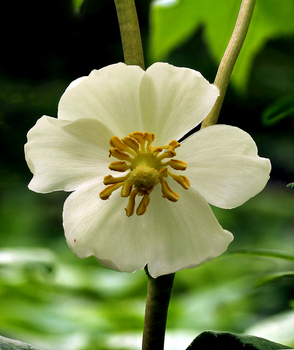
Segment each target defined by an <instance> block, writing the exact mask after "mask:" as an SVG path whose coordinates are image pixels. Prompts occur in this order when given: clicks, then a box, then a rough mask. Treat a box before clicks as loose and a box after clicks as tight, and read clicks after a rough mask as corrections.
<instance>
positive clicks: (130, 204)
mask: <svg viewBox="0 0 294 350" xmlns="http://www.w3.org/2000/svg"><path fill="white" fill-rule="evenodd" d="M137 194H138V190H137V189H134V190H133V191H132V192H131V194H130V197H129V200H128V204H127V207H126V208H125V211H126V215H127V217H130V216H132V215H133V214H134V210H135V198H136V195H137Z"/></svg>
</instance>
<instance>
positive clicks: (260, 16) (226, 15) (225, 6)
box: [150, 0, 294, 90]
mask: <svg viewBox="0 0 294 350" xmlns="http://www.w3.org/2000/svg"><path fill="white" fill-rule="evenodd" d="M240 3H241V1H231V0H207V1H200V0H173V1H163V0H157V1H156V0H155V1H154V2H153V4H152V6H151V19H150V20H151V44H150V56H151V59H152V60H155V61H158V60H164V59H165V58H166V57H167V55H168V54H169V53H170V52H171V51H172V50H173V49H175V48H176V47H178V46H179V45H180V44H182V43H184V42H185V41H186V40H187V39H188V38H189V37H190V36H192V34H193V33H194V32H195V31H196V30H197V29H198V28H199V27H200V26H204V28H205V31H204V35H205V39H206V42H207V45H208V47H209V49H210V51H211V54H212V55H213V57H214V59H215V60H216V62H217V63H219V62H220V60H221V58H222V56H223V54H224V51H225V48H226V46H227V44H228V42H229V39H230V36H231V34H232V31H233V28H234V25H235V22H236V19H237V15H238V12H239V6H240ZM293 13H294V2H293V1H292V0H284V1H283V6H280V5H279V4H278V3H277V2H276V0H260V1H257V2H256V8H255V10H254V14H253V18H252V23H251V25H250V28H249V31H248V35H247V38H246V40H245V43H244V45H243V48H242V50H241V53H240V56H239V58H238V60H237V63H236V67H235V69H234V72H233V75H232V80H233V82H234V83H235V85H236V87H238V88H239V89H241V90H245V88H246V85H247V82H248V78H249V73H250V69H251V66H252V62H253V59H254V57H255V55H256V53H257V52H258V51H259V50H260V49H261V47H262V46H263V45H264V44H265V42H266V41H267V40H269V39H274V38H277V37H281V36H285V35H289V34H293V32H294V21H293Z"/></svg>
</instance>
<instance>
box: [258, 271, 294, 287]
mask: <svg viewBox="0 0 294 350" xmlns="http://www.w3.org/2000/svg"><path fill="white" fill-rule="evenodd" d="M287 277H288V278H289V277H290V278H293V277H294V271H290V272H279V273H275V274H271V275H267V276H263V277H261V278H259V279H258V280H257V281H256V282H255V285H256V286H257V287H261V286H264V285H266V284H269V283H272V282H275V281H277V280H279V279H282V278H287Z"/></svg>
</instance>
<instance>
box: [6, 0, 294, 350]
mask: <svg viewBox="0 0 294 350" xmlns="http://www.w3.org/2000/svg"><path fill="white" fill-rule="evenodd" d="M170 3H172V6H171V7H170V6H167V5H169V4H170ZM225 3H226V4H225ZM265 3H266V4H267V6H266V7H265ZM136 4H137V9H138V14H139V21H140V25H141V30H142V38H143V45H144V50H145V53H146V57H147V62H146V63H147V66H148V65H149V64H151V63H152V62H153V61H154V60H155V59H162V60H165V61H167V62H169V63H172V64H175V65H178V66H186V67H190V68H194V69H197V70H199V71H201V72H202V74H203V75H204V76H205V77H206V78H207V79H209V80H210V81H213V79H214V76H215V73H216V70H217V66H218V63H219V59H220V57H221V56H222V54H223V51H224V49H225V46H226V43H227V41H228V40H229V37H230V32H231V30H232V28H233V26H234V23H235V19H236V14H237V11H238V6H239V4H240V1H223V0H209V1H205V2H203V1H195V0H193V1H191V0H185V1H184V0H183V1H181V2H179V4H177V2H176V1H173V2H171V1H161V2H159V4H158V2H157V5H156V6H155V5H154V4H153V7H152V11H151V17H149V5H150V1H146V0H137V2H136ZM162 4H165V7H162ZM80 5H81V1H76V2H74V3H72V2H71V1H69V0H51V1H50V2H49V3H48V2H47V3H44V2H40V1H37V0H32V1H30V2H24V1H20V0H16V1H14V2H5V3H4V4H3V7H2V11H3V13H4V16H3V20H2V21H1V22H0V29H1V33H3V35H2V43H1V46H2V54H1V55H0V107H1V108H0V146H1V150H2V152H1V158H0V176H1V178H0V238H1V249H0V310H1V312H0V334H1V335H3V336H5V337H11V338H16V339H19V340H22V341H24V342H28V343H31V344H33V345H35V346H36V347H40V348H42V349H44V350H52V349H54V350H63V349H64V350H68V349H71V350H75V349H76V350H92V349H93V350H94V349H97V348H98V349H105V350H106V349H121V350H122V349H138V348H139V347H140V342H141V340H140V339H141V333H142V328H143V314H144V304H145V296H146V283H147V280H146V277H145V276H144V272H142V271H139V272H137V273H135V274H124V273H118V272H114V271H110V270H106V269H104V268H102V267H100V266H99V265H98V263H97V262H96V261H95V259H93V258H88V259H86V260H78V259H77V258H76V257H75V256H74V255H73V254H72V253H71V251H70V250H69V248H68V247H67V245H66V243H65V239H64V236H63V231H62V222H61V213H62V205H63V201H64V199H65V198H66V194H64V193H52V194H48V195H40V194H36V193H33V192H30V191H29V190H28V189H27V183H28V182H29V180H30V178H31V174H30V172H29V170H28V168H27V166H26V164H25V161H24V156H23V145H24V143H25V142H26V133H27V131H28V130H29V129H30V128H31V127H32V126H33V125H34V123H35V122H36V120H37V119H38V118H39V117H40V116H41V115H43V114H47V115H51V116H56V112H57V105H58V101H59V98H60V96H61V94H62V93H63V91H64V90H65V88H66V87H67V85H68V84H69V82H70V81H72V80H74V79H75V78H77V77H79V76H82V75H87V74H89V72H90V71H91V70H92V69H94V68H96V69H99V68H101V67H103V66H105V65H108V64H111V63H115V62H118V61H122V60H123V55H122V51H121V43H120V36H119V28H118V24H117V19H116V13H115V8H114V4H113V2H112V1H108V0H86V1H84V3H83V4H82V5H81V7H79V6H80ZM192 5H193V6H192ZM293 6H294V5H293V2H292V1H290V0H287V1H286V0H285V1H284V2H283V6H280V5H279V4H278V3H276V2H275V1H274V0H273V1H264V0H257V8H256V13H255V18H254V21H253V25H252V28H251V29H250V35H249V36H248V38H247V41H246V47H245V48H244V53H242V55H243V61H242V58H241V60H240V62H239V63H238V65H237V66H236V69H235V73H234V74H235V80H234V81H233V84H232V85H231V86H230V87H229V90H228V94H227V96H226V99H225V104H224V107H223V110H222V112H221V116H220V123H225V124H231V125H236V126H239V127H241V128H243V129H244V130H246V131H247V132H249V133H250V134H252V136H253V137H254V139H255V140H256V142H257V145H258V148H259V153H260V155H262V156H265V157H268V158H270V159H271V161H272V165H273V171H272V176H271V180H270V182H269V184H268V185H267V187H266V189H265V190H264V191H263V192H262V193H261V194H259V195H258V196H257V197H255V198H253V199H251V200H250V201H249V202H247V203H246V204H244V205H243V206H242V207H240V208H237V209H234V210H230V211H229V210H220V209H216V208H214V210H215V213H216V215H217V217H218V219H219V221H220V222H221V224H222V226H223V227H225V228H226V229H228V230H230V231H232V232H233V233H234V235H235V240H234V242H233V243H232V244H231V246H230V249H229V251H228V253H226V254H225V255H224V256H222V257H221V258H219V259H217V260H215V261H212V262H210V263H208V264H204V265H202V266H201V267H200V268H197V269H193V270H186V271H181V272H179V273H177V275H176V280H175V287H174V292H173V296H172V301H171V307H170V312H169V318H168V337H167V346H166V349H167V350H172V349H184V348H185V347H187V346H188V344H189V343H190V342H191V341H192V339H193V338H194V337H195V336H196V335H197V334H199V333H200V332H202V331H204V330H208V329H213V330H216V331H230V332H237V333H244V334H255V335H258V336H264V337H266V338H269V339H271V340H273V341H276V342H280V343H283V344H287V345H289V346H294V338H293V329H294V311H293V305H294V303H293V300H294V288H293V271H294V261H293V254H294V248H293V247H294V244H293V243H294V234H293V233H294V215H293V214H294V190H293V189H291V188H287V186H286V185H287V184H288V183H289V182H293V181H294V162H293V155H294V139H293V130H294V129H293V127H294V123H293V95H294V36H293V21H292V19H291V13H293ZM167 19H168V21H167ZM149 20H150V22H149ZM169 21H171V22H169ZM149 23H150V24H149ZM171 23H172V25H171ZM248 52H249V54H248ZM246 55H247V56H246ZM246 57H247V58H246ZM244 60H245V61H244ZM244 62H245V63H244ZM234 83H235V84H234ZM256 250H258V251H256ZM264 250H266V252H265V251H264ZM249 251H250V252H251V253H250V254H249ZM277 251H280V252H281V253H279V252H277ZM253 253H254V254H253Z"/></svg>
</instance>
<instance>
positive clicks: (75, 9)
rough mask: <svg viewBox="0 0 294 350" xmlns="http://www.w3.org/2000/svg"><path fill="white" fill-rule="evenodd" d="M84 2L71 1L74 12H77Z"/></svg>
mask: <svg viewBox="0 0 294 350" xmlns="http://www.w3.org/2000/svg"><path fill="white" fill-rule="evenodd" d="M83 2H84V0H73V7H74V11H75V12H78V11H79V10H80V8H81V6H82V4H83Z"/></svg>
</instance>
